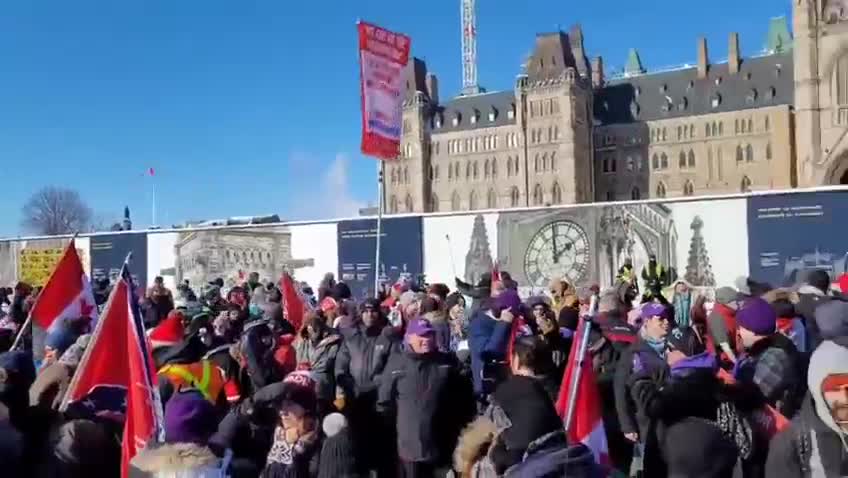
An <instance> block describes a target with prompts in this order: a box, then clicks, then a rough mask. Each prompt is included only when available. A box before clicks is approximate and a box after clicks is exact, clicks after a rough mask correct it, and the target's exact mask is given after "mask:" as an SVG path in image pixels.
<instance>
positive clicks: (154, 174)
mask: <svg viewBox="0 0 848 478" xmlns="http://www.w3.org/2000/svg"><path fill="white" fill-rule="evenodd" d="M147 175H148V176H156V171H154V170H153V168H147Z"/></svg>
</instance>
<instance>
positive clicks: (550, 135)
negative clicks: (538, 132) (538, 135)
mask: <svg viewBox="0 0 848 478" xmlns="http://www.w3.org/2000/svg"><path fill="white" fill-rule="evenodd" d="M553 139H554V127H553V126H548V143H550V142H551V141H553Z"/></svg>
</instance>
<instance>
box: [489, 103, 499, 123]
mask: <svg viewBox="0 0 848 478" xmlns="http://www.w3.org/2000/svg"><path fill="white" fill-rule="evenodd" d="M497 117H498V110H497V109H495V107H494V106H493V107H491V108H489V122H490V123H492V122H494V121H495V118H497Z"/></svg>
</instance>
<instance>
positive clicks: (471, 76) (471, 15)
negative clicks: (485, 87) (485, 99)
mask: <svg viewBox="0 0 848 478" xmlns="http://www.w3.org/2000/svg"><path fill="white" fill-rule="evenodd" d="M476 3H477V2H476V1H475V0H460V7H461V12H460V14H461V18H462V94H463V95H474V94H477V93H480V92H481V89H480V85H478V84H477V13H476V9H477V7H476Z"/></svg>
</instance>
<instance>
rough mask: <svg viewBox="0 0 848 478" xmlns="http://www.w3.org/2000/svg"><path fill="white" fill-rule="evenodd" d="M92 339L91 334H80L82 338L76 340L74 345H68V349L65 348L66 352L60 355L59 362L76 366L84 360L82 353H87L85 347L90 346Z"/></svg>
mask: <svg viewBox="0 0 848 478" xmlns="http://www.w3.org/2000/svg"><path fill="white" fill-rule="evenodd" d="M90 341H91V334H85V335H80V338H78V339H77V341H76V342H74V345H71V346H70V347H68V350H65V353H63V354H62V356H61V357H59V363H61V364H64V365H68V366H70V367H76V366H77V365H79V362H80V360H82V355H83V354H84V353H85V349H86V347H88V343H89V342H90Z"/></svg>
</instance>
